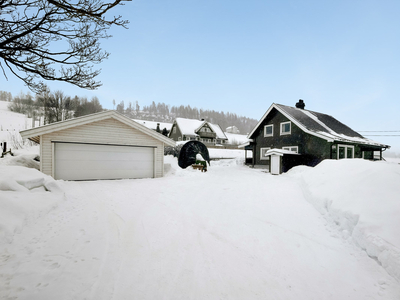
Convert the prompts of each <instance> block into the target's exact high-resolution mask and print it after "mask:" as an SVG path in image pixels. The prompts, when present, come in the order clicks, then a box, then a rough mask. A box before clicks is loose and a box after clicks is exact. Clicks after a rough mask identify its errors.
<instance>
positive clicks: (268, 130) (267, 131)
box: [264, 124, 274, 137]
mask: <svg viewBox="0 0 400 300" xmlns="http://www.w3.org/2000/svg"><path fill="white" fill-rule="evenodd" d="M273 135H274V125H273V124H271V125H265V126H264V137H267V136H273Z"/></svg>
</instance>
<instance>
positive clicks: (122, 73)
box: [0, 0, 400, 152]
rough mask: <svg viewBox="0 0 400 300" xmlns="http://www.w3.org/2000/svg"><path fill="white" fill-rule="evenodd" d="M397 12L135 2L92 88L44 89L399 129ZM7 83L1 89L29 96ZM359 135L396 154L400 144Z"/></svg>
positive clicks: (393, 5)
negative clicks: (286, 110)
mask: <svg viewBox="0 0 400 300" xmlns="http://www.w3.org/2000/svg"><path fill="white" fill-rule="evenodd" d="M399 11H400V2H399V1H386V0H381V1H368V0H362V1H356V0H354V1H341V0H339V1H255V0H249V1H246V2H243V1H225V0H223V1H209V0H204V1H194V0H190V1H187V0H185V1H183V0H181V1H178V0H177V1H151V0H149V1H144V0H135V1H133V2H129V3H127V4H126V5H125V6H123V7H121V8H117V9H115V10H114V14H121V15H123V17H124V18H125V19H128V20H129V21H130V25H129V29H128V30H124V29H123V28H115V29H112V30H111V31H110V33H111V34H112V35H113V37H112V38H110V39H109V40H106V41H103V43H102V45H103V48H104V49H105V50H107V51H108V52H110V53H111V56H110V58H109V59H108V60H107V61H105V62H103V63H102V64H101V65H100V66H99V67H100V68H101V69H102V73H101V75H100V76H99V78H98V79H99V80H100V81H102V83H103V86H102V87H101V88H100V89H98V90H96V91H87V90H82V89H78V88H76V87H74V86H72V85H68V84H57V83H54V82H50V83H48V85H49V86H50V88H51V90H58V89H60V90H63V91H64V92H65V93H66V94H67V95H70V96H74V95H78V96H87V97H88V98H91V97H92V96H97V97H98V98H99V99H100V102H101V103H102V105H103V107H105V108H109V109H110V108H113V105H112V100H113V99H115V100H116V102H117V103H119V102H120V101H122V100H124V101H125V103H129V102H132V103H134V102H135V101H138V102H139V105H140V106H144V105H149V104H151V102H152V101H155V102H156V103H157V102H164V103H166V104H170V105H190V106H192V107H197V108H203V109H213V110H217V111H225V112H226V111H229V112H232V113H237V114H238V115H244V116H247V117H251V118H255V119H259V118H261V117H262V115H263V114H264V113H265V111H266V110H267V109H268V107H269V106H270V105H271V104H272V103H273V102H275V103H281V104H285V105H292V106H293V105H294V104H295V103H296V102H297V101H298V99H300V98H301V99H304V101H305V103H306V109H310V110H314V111H318V112H322V113H326V114H330V115H332V116H334V117H335V118H337V119H338V120H340V121H341V122H343V123H345V124H346V125H348V126H350V127H351V128H352V129H354V130H356V131H367V130H368V131H374V130H375V131H376V130H380V131H383V130H385V131H389V130H391V131H395V130H396V131H400V121H399V117H398V114H399V111H400V101H398V97H399V90H400V88H399V81H400V74H399V72H398V69H399V62H400V58H399V53H400V40H399V34H400V18H399V17H398V15H399ZM7 76H8V81H6V80H5V78H4V76H2V75H1V76H0V90H6V91H9V92H11V93H12V94H13V95H16V94H18V93H19V92H20V91H24V92H26V91H27V88H26V87H24V85H23V84H22V82H19V81H18V80H16V79H15V78H14V77H13V76H12V75H11V74H10V73H9V72H8V73H7ZM360 133H362V134H365V135H366V134H367V133H364V132H360ZM370 134H373V133H370ZM376 134H397V135H400V132H397V133H376ZM367 137H369V138H371V139H374V140H376V141H379V142H382V143H386V144H389V145H392V146H393V147H392V148H393V150H395V151H397V152H400V136H397V137H386V136H367Z"/></svg>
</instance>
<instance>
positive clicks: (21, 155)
mask: <svg viewBox="0 0 400 300" xmlns="http://www.w3.org/2000/svg"><path fill="white" fill-rule="evenodd" d="M12 153H13V155H10V154H7V155H5V156H4V157H3V158H0V166H1V165H3V166H21V167H27V168H33V169H36V170H40V163H39V161H40V156H39V154H38V153H39V146H32V147H26V148H25V149H19V150H12Z"/></svg>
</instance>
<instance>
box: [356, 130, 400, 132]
mask: <svg viewBox="0 0 400 300" xmlns="http://www.w3.org/2000/svg"><path fill="white" fill-rule="evenodd" d="M358 132H400V130H370V131H368V130H359V131H358Z"/></svg>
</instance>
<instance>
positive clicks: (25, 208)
mask: <svg viewBox="0 0 400 300" xmlns="http://www.w3.org/2000/svg"><path fill="white" fill-rule="evenodd" d="M23 157H25V156H23ZM16 158H18V157H16ZM63 197H64V195H63V193H62V190H61V188H60V187H59V185H58V184H57V182H56V181H55V180H54V179H53V178H51V177H50V176H47V175H44V174H43V173H41V172H39V171H37V170H35V169H32V168H26V167H20V166H6V165H0V208H1V209H0V243H3V242H8V243H10V242H11V241H12V240H13V237H14V235H15V234H16V233H20V232H21V231H22V229H23V227H24V226H26V225H29V224H32V223H34V222H35V221H36V220H37V219H38V218H40V217H42V216H43V215H45V214H47V213H48V212H49V211H50V210H52V209H53V208H55V207H56V206H57V203H58V202H59V201H60V200H61V199H63Z"/></svg>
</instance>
